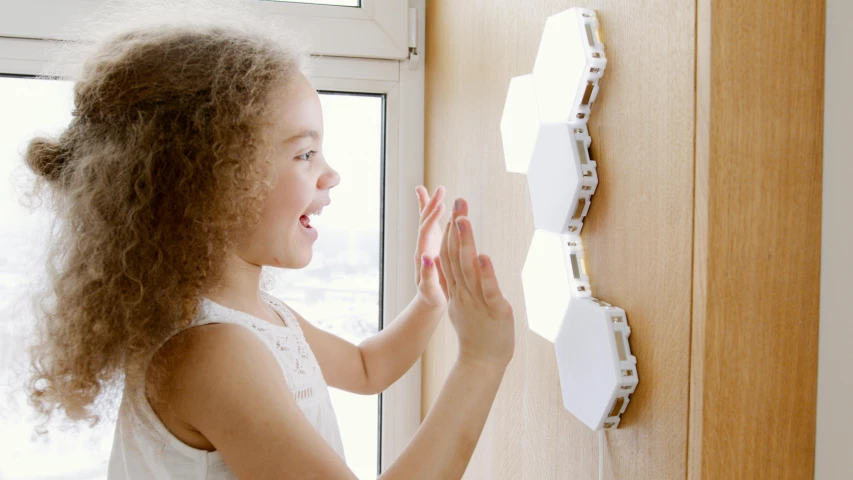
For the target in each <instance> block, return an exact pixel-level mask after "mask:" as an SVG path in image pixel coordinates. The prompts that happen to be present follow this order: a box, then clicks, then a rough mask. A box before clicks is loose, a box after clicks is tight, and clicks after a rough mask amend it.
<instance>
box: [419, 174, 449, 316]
mask: <svg viewBox="0 0 853 480" xmlns="http://www.w3.org/2000/svg"><path fill="white" fill-rule="evenodd" d="M415 193H416V194H417V196H418V206H419V209H420V221H419V222H418V241H417V245H416V247H415V285H417V286H418V296H420V297H421V298H422V299H423V300H424V301H425V302H426V303H427V304H428V305H430V306H433V307H435V308H440V309H444V308H446V307H447V293H446V292H445V291H444V289H443V288H442V286H441V283H442V279H441V278H440V277H441V272H440V271H439V269H438V267H437V266H436V265H435V263H436V262H437V261H438V254H439V251H440V249H441V225H440V223H439V221H440V220H441V217H442V215H444V210H445V207H444V187H442V186H441V185H439V186H438V188H436V189H435V193H433V196H432V198H430V196H429V192H428V191H427V189H426V188H424V187H423V185H418V186H417V188H415Z"/></svg>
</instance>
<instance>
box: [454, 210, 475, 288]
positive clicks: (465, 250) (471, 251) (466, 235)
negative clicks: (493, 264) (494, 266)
mask: <svg viewBox="0 0 853 480" xmlns="http://www.w3.org/2000/svg"><path fill="white" fill-rule="evenodd" d="M456 228H457V230H458V231H459V238H458V242H459V243H458V247H457V248H458V261H459V263H458V265H459V269H460V270H461V272H462V279H461V280H460V279H459V278H457V279H456V283H457V284H460V283H462V282H463V281H464V282H465V285H466V287H467V289H468V292H470V293H471V294H472V295H478V294H479V293H480V268H479V265H478V260H477V246H476V245H475V243H474V232H473V230H472V229H471V221H470V220H468V218H467V217H458V218H457V219H456ZM452 244H453V242H452V240H451V245H452ZM454 272H456V269H455V265H454Z"/></svg>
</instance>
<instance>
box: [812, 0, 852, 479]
mask: <svg viewBox="0 0 853 480" xmlns="http://www.w3.org/2000/svg"><path fill="white" fill-rule="evenodd" d="M826 18H827V22H826V93H825V95H826V101H825V102H824V109H825V116H824V155H823V232H822V241H821V275H820V276H821V278H820V283H821V287H820V353H819V357H818V358H819V359H818V362H819V364H818V395H817V445H816V453H815V478H816V479H817V480H836V479H848V478H853V371H851V367H850V362H849V356H848V355H849V354H850V351H851V347H853V308H851V304H853V145H851V143H850V138H851V133H853V132H851V130H853V94H851V92H850V88H851V86H853V2H851V1H850V0H826Z"/></svg>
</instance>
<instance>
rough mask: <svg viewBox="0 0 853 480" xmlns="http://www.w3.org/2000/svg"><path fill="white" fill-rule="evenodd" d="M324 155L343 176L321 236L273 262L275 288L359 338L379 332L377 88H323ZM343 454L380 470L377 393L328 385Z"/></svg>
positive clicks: (361, 471) (332, 327) (318, 221)
mask: <svg viewBox="0 0 853 480" xmlns="http://www.w3.org/2000/svg"><path fill="white" fill-rule="evenodd" d="M320 102H321V104H322V106H323V115H324V129H325V132H324V133H325V138H324V142H323V150H324V156H325V157H326V161H328V162H329V164H330V165H331V166H332V168H334V169H335V170H337V171H338V173H339V174H340V176H341V183H340V184H339V185H338V186H337V187H335V188H333V189H332V190H331V191H330V197H331V201H332V203H331V204H330V205H329V206H328V207H326V208H325V209H324V210H323V215H321V216H319V217H316V218H314V219H313V220H312V221H311V223H312V225H313V226H314V227H316V228H317V230H318V232H319V237H318V238H317V241H316V242H315V243H314V256H313V258H312V259H311V263H310V264H309V265H308V266H307V267H305V268H303V269H300V270H280V269H269V271H268V272H269V273H270V274H271V275H272V276H273V278H274V279H275V280H274V282H273V286H272V288H271V289H270V292H271V293H272V294H273V295H275V296H276V297H278V298H280V299H282V300H283V301H284V302H285V303H286V304H288V305H289V306H290V307H292V308H293V309H295V310H296V311H297V312H299V313H300V314H301V315H302V316H304V317H305V318H306V319H308V320H309V321H311V322H312V323H313V324H314V325H316V326H318V327H320V328H322V329H324V330H327V331H330V332H332V333H334V334H336V335H337V336H339V337H341V338H343V339H345V340H348V341H350V342H351V343H353V344H355V345H358V344H359V343H360V342H361V341H362V340H364V339H366V338H367V337H370V336H372V335H374V334H375V333H376V332H378V331H379V329H380V327H381V325H380V309H379V307H380V302H379V300H380V298H381V297H380V288H381V284H380V276H379V272H380V267H381V263H380V261H381V258H380V252H381V237H380V233H381V230H380V226H381V224H382V222H381V220H382V219H381V209H380V207H381V204H382V182H381V179H382V167H383V162H382V131H383V117H384V105H383V103H384V98H383V96H380V95H353V94H341V93H337V94H335V93H331V92H329V93H321V95H320ZM331 395H332V403H333V404H334V406H335V412H336V413H337V416H338V425H339V426H340V429H341V437H342V438H343V444H344V453H345V454H346V458H347V463H348V464H349V467H350V468H351V469H352V470H353V472H355V474H356V475H357V476H358V478H359V479H361V480H366V479H371V480H372V479H375V478H376V476H377V475H378V474H379V472H378V468H377V467H378V465H379V457H378V453H379V428H378V425H379V423H378V420H379V417H378V414H379V396H378V395H371V396H364V395H356V394H353V393H349V392H344V391H341V390H337V389H331Z"/></svg>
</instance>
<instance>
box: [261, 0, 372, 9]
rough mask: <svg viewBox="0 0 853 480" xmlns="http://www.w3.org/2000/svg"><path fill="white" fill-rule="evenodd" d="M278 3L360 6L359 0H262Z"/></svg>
mask: <svg viewBox="0 0 853 480" xmlns="http://www.w3.org/2000/svg"><path fill="white" fill-rule="evenodd" d="M264 1H267V2H278V3H310V4H313V5H334V6H338V7H360V6H361V1H360V0H264Z"/></svg>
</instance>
